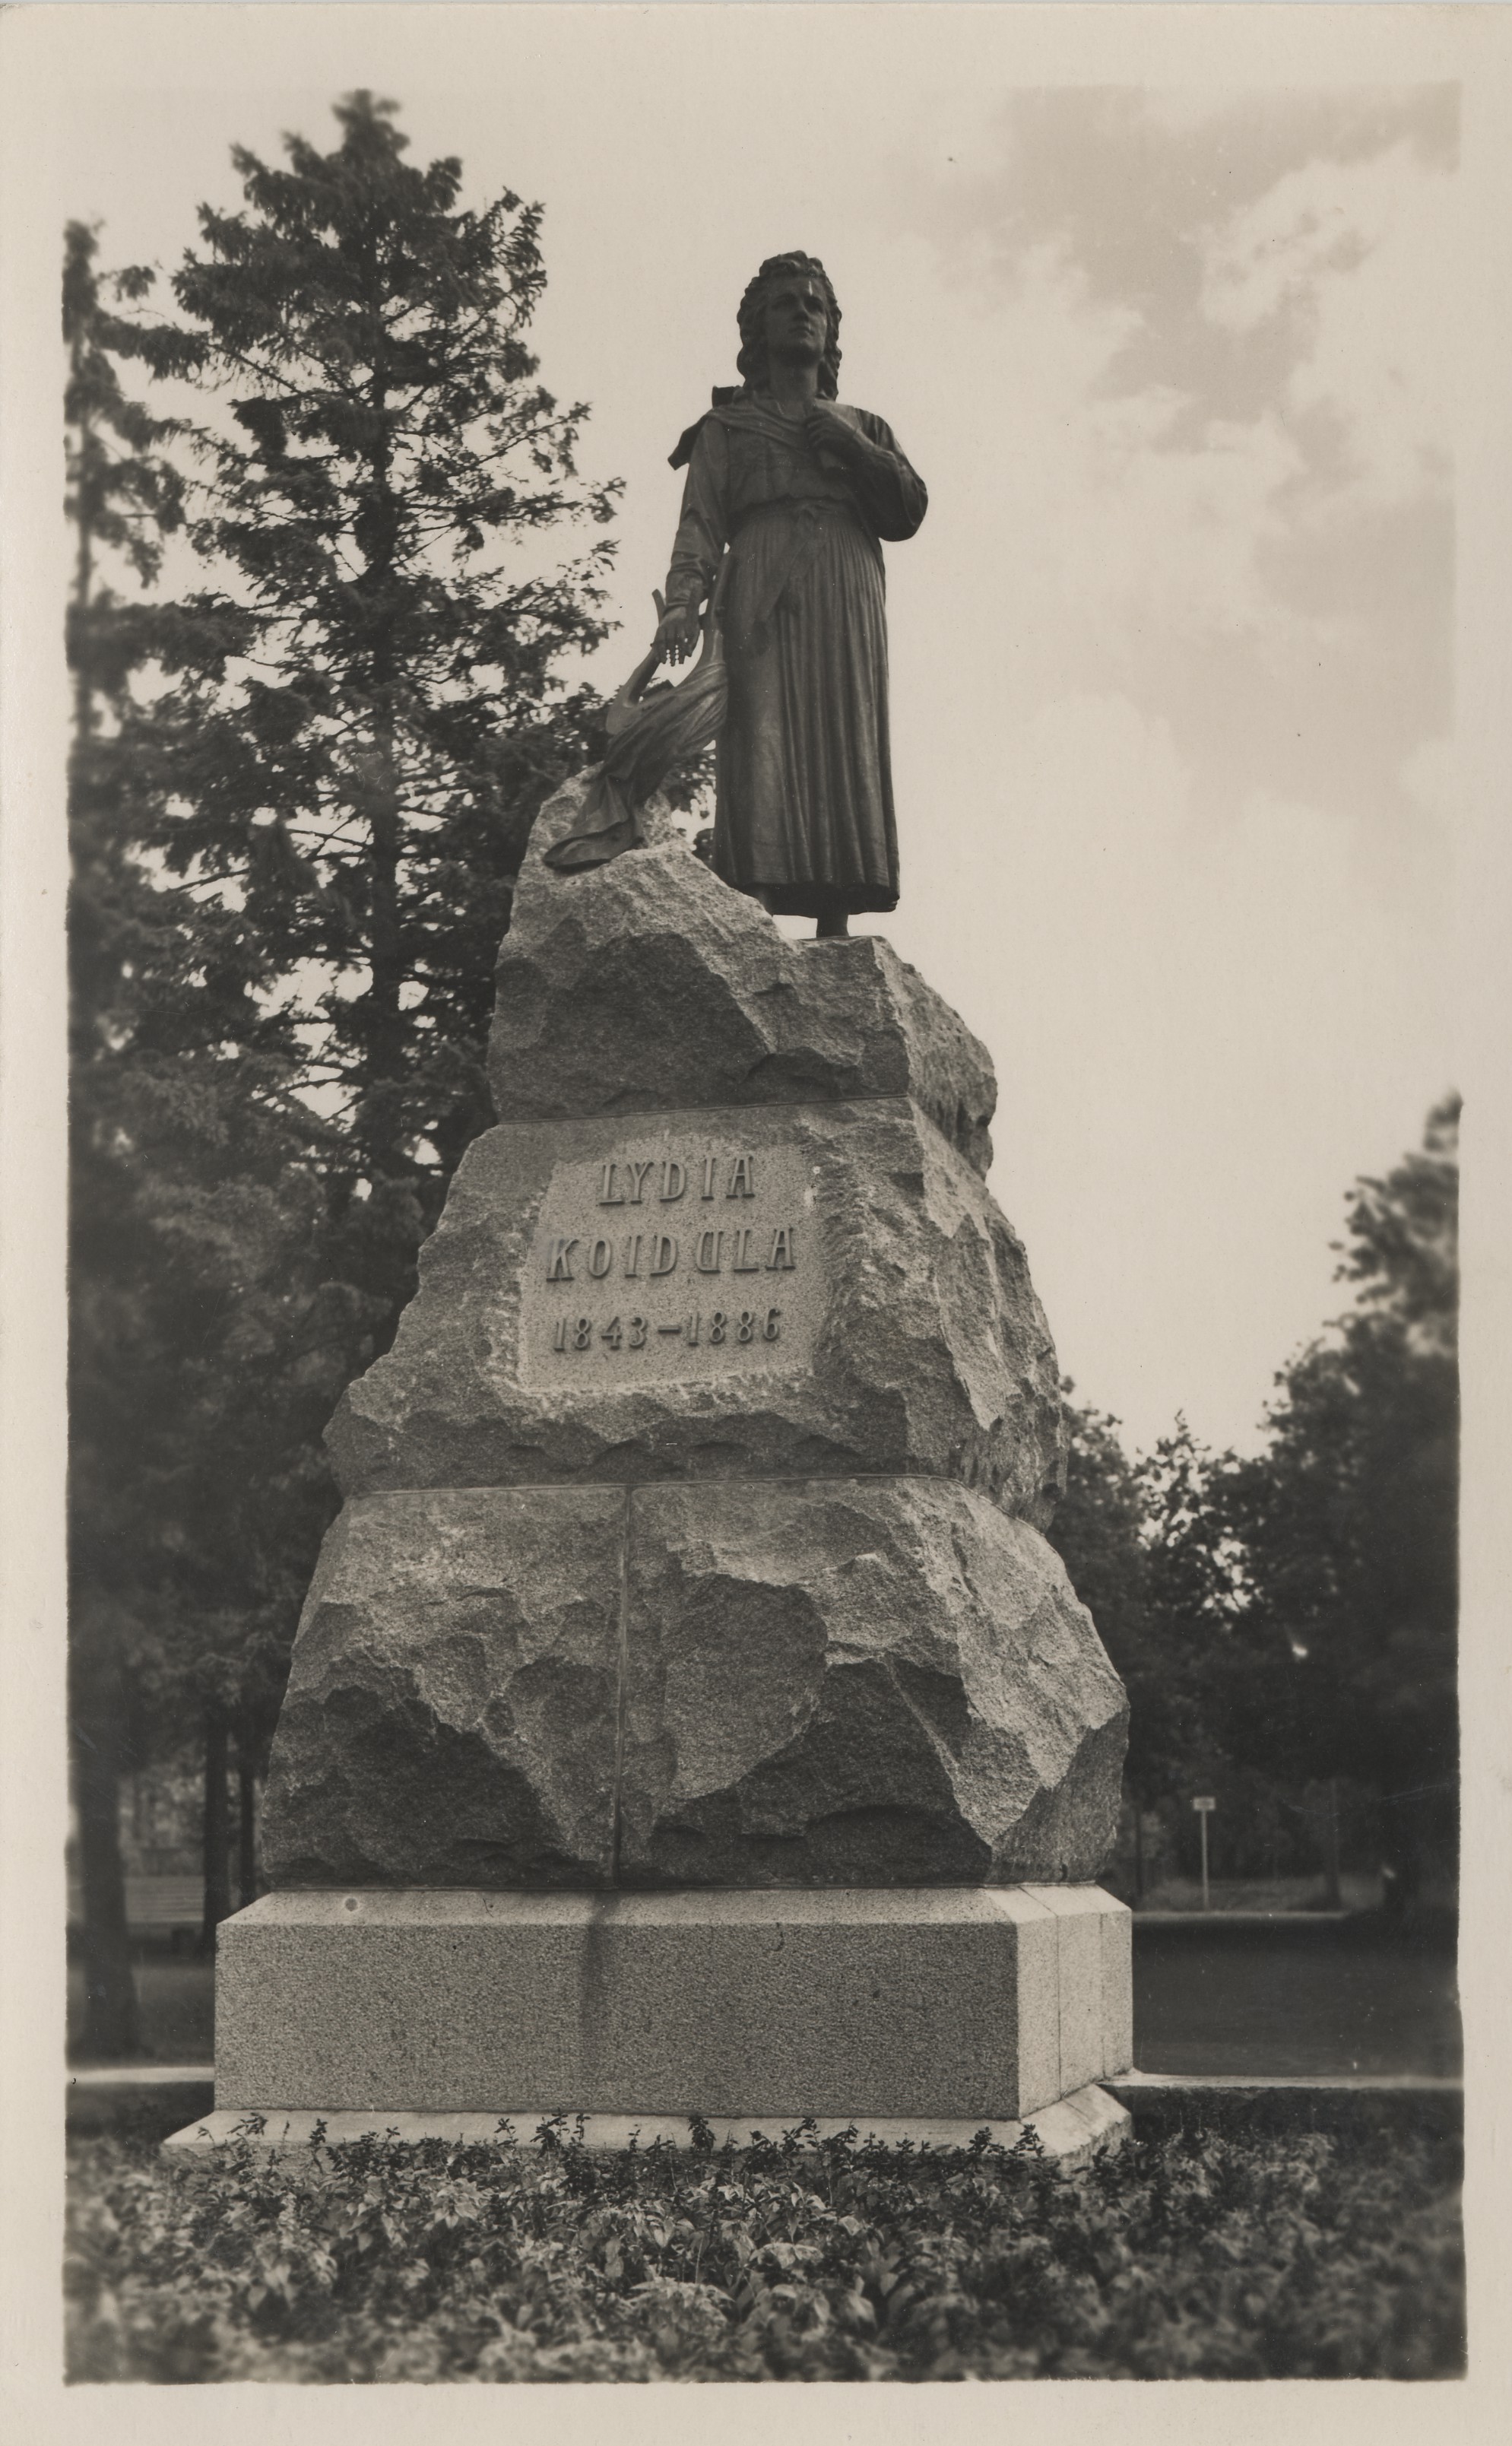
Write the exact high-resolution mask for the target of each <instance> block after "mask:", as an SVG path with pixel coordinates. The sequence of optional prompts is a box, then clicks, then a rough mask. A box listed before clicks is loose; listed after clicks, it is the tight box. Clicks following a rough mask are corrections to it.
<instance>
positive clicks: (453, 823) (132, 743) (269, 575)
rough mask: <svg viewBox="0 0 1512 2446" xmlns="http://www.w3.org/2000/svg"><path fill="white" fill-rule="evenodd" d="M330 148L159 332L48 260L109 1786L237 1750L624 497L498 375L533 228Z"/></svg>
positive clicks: (549, 402)
mask: <svg viewBox="0 0 1512 2446" xmlns="http://www.w3.org/2000/svg"><path fill="white" fill-rule="evenodd" d="M337 117H338V120H339V122H340V126H341V132H342V141H341V142H340V144H339V146H338V148H337V149H336V150H335V151H334V152H332V153H330V154H327V155H322V154H321V153H319V152H318V151H316V150H315V149H314V148H313V147H312V146H310V145H309V144H308V143H306V142H305V141H303V140H302V139H299V138H292V139H290V140H289V142H288V153H289V165H288V167H287V168H271V167H269V166H268V165H266V164H265V163H263V162H261V161H259V160H257V159H256V158H255V157H254V156H253V155H252V154H250V153H245V152H238V153H237V154H236V156H235V160H236V162H237V166H238V168H239V169H240V171H241V174H242V178H243V180H244V188H245V196H246V205H247V209H246V210H245V211H243V212H239V213H236V212H233V213H222V212H216V211H214V210H211V209H209V208H207V209H205V210H204V211H202V213H201V215H200V228H201V233H202V244H201V246H200V249H199V251H198V252H197V253H191V254H189V255H188V256H186V258H185V260H184V262H183V264H182V266H181V267H180V269H179V271H178V273H177V276H176V277H175V279H174V281H173V284H172V288H173V297H174V309H173V310H171V311H168V312H160V313H153V312H151V311H149V310H148V306H147V304H146V303H145V302H144V301H147V300H148V297H149V292H150V291H151V288H152V281H151V276H150V275H149V274H147V273H142V272H137V271H133V272H130V273H124V274H121V275H119V276H118V277H117V278H116V279H115V280H114V281H103V280H102V278H101V276H100V275H99V274H98V273H97V271H96V269H95V263H94V247H95V241H94V238H93V235H92V234H91V233H89V232H85V231H82V230H80V229H78V228H77V227H75V228H74V229H71V230H70V233H69V238H68V253H67V263H66V271H65V317H66V318H67V321H68V329H69V333H70V341H71V348H72V356H71V376H70V387H69V396H68V418H69V442H70V449H69V509H70V515H71V516H72V517H73V518H74V521H75V528H76V533H77V535H78V537H79V555H78V570H79V576H78V586H77V589H76V602H75V606H74V611H73V614H72V615H71V620H70V651H71V653H72V654H73V658H74V667H75V672H76V693H77V724H76V727H77V733H78V736H77V739H76V746H75V756H74V767H73V778H74V793H73V797H74V850H75V882H74V893H73V903H72V914H71V926H72V935H73V944H74V968H75V1047H74V1053H75V1067H74V1117H75V1139H76V1144H75V1175H74V1177H75V1213H74V1227H73V1267H74V1283H75V1291H76V1297H75V1327H74V1371H73V1372H74V1383H73V1398H74V1421H75V1425H74V1463H75V1467H74V1487H73V1521H74V1545H75V1586H76V1609H75V1620H76V1652H77V1655H78V1657H79V1659H80V1660H81V1669H80V1675H79V1677H78V1679H79V1683H80V1688H79V1691H78V1692H77V1694H76V1695H77V1696H78V1697H79V1698H80V1700H81V1703H82V1702H83V1700H84V1696H85V1690H84V1685H85V1684H88V1685H91V1686H92V1687H93V1688H94V1689H97V1690H103V1689H104V1688H105V1687H106V1685H107V1684H108V1687H109V1690H110V1693H111V1704H112V1706H113V1707H114V1709H115V1712H116V1714H117V1716H118V1717H119V1718H121V1721H122V1722H125V1720H126V1719H128V1718H129V1727H128V1728H129V1731H130V1734H131V1738H132V1740H133V1741H134V1743H135V1746H136V1749H137V1751H138V1753H139V1754H140V1752H141V1751H142V1750H144V1749H145V1750H148V1751H150V1750H151V1749H152V1748H154V1747H156V1746H158V1745H159V1740H160V1738H166V1737H168V1735H169V1734H171V1737H172V1739H173V1740H177V1738H178V1737H179V1735H180V1733H181V1728H182V1722H183V1715H184V1711H185V1707H186V1703H187V1705H188V1706H189V1707H191V1708H192V1709H193V1710H194V1712H195V1713H196V1714H198V1713H201V1712H202V1713H203V1714H204V1715H205V1718H206V1722H207V1728H208V1737H209V1738H210V1740H211V1744H212V1756H214V1754H215V1744H216V1743H217V1742H218V1743H220V1744H221V1745H222V1746H223V1742H224V1729H225V1726H226V1724H227V1723H228V1722H235V1724H236V1727H237V1731H238V1738H239V1741H240V1744H241V1749H242V1755H243V1759H244V1761H245V1759H247V1758H248V1757H249V1756H251V1757H252V1759H258V1758H259V1757H260V1754H261V1752H262V1751H263V1749H265V1747H266V1743H267V1740H268V1739H269V1737H270V1735H271V1724H272V1720H273V1716H274V1714H275V1712H276V1707H277V1703H278V1698H279V1695H280V1690H281V1686H282V1679H283V1675H284V1671H285V1669H286V1665H287V1656H288V1650H289V1640H290V1638H291V1635H292V1631H293V1627H294V1623H295V1620H296V1617H297V1612H298V1607H299V1602H300V1598H301V1595H302V1593H303V1590H304V1588H305V1587H306V1585H307V1584H308V1577H309V1573H310V1571H311V1569H312V1568H313V1563H314V1558H315V1553H316V1550H317V1548H318V1545H319V1540H320V1536H321V1533H322V1532H323V1530H324V1528H325V1526H326V1524H327V1520H328V1518H329V1516H330V1514H331V1511H332V1509H333V1502H334V1493H333V1489H332V1487H331V1485H330V1482H329V1479H328V1477H327V1473H326V1470H325V1467H324V1462H323V1459H322V1456H321V1450H320V1435H321V1431H322V1429H323V1427H324V1425H325V1423H326V1421H327V1419H328V1417H329V1414H330V1411H331V1409H332V1407H333V1405H334V1403H335V1402H336V1400H337V1399H338V1397H339V1395H340V1392H341V1390H342V1388H343V1386H344V1385H345V1383H347V1382H348V1381H349V1379H350V1378H351V1376H352V1375H353V1374H354V1373H355V1372H357V1370H358V1369H359V1368H360V1367H361V1366H362V1365H363V1364H365V1362H366V1361H367V1360H368V1359H370V1358H371V1357H372V1355H373V1354H374V1352H375V1351H376V1350H378V1349H381V1348H383V1347H385V1346H386V1345H387V1342H388V1340H389V1339H390V1337H391V1335H392V1332H393V1329H394V1326H395V1323H396V1320H397V1316H398V1313H399V1311H400V1309H401V1307H402V1305H403V1303H404V1301H405V1299H406V1298H407V1297H408V1296H409V1294H410V1292H411V1290H412V1289H413V1282H414V1267H415V1252H416V1249H417V1246H418V1243H419V1241H420V1238H421V1237H423V1235H424V1233H425V1232H427V1231H428V1230H429V1229H430V1228H431V1226H432V1225H433V1224H434V1222H435V1219H436V1216H437V1214H438V1213H439V1206H440V1201H441V1198H442V1196H443V1195H444V1190H445V1185H446V1182H447V1180H448V1179H449V1177H450V1175H451V1172H452V1170H453V1168H454V1167H455V1165H456V1163H457V1159H458V1157H459V1156H460V1154H461V1152H462V1149H463V1148H464V1146H465V1145H466V1144H467V1142H468V1140H469V1139H470V1138H472V1136H474V1135H475V1134H476V1131H477V1130H478V1129H479V1128H480V1127H482V1126H484V1125H485V1124H486V1123H487V1122H488V1121H489V1120H491V1118H492V1108H491V1105H490V1102H489V1098H488V1092H487V1087H486V1084H485V1082H484V1076H483V1048H484V1040H485V1034H486V1028H487V1022H488V1015H489V1009H490V1004H491V996H492V971H493V964H494V959H495V952H496V949H497V943H498V938H499V936H500V934H501V933H502V931H504V928H505V925H506V923H507V919H508V912H509V896H510V887H511V883H512V880H513V872H514V869H515V867H516V865H517V862H518V858H519V855H520V851H521V847H522V844H523V840H524V837H525V834H526V832H527V830H528V827H529V824H530V821H531V820H532V816H533V813H534V809H535V806H536V804H537V803H538V801H539V800H540V798H541V796H542V795H543V793H544V791H545V790H546V789H547V788H548V787H549V786H550V785H551V782H552V781H554V780H555V779H556V778H557V777H558V775H559V774H560V773H561V772H562V771H563V770H564V769H565V768H567V767H568V766H569V765H571V764H573V763H575V762H581V761H582V759H583V755H584V753H585V741H586V739H587V737H588V731H589V728H590V726H591V723H592V719H593V715H594V712H595V709H596V708H595V702H594V700H593V699H592V697H591V696H590V694H589V693H588V691H587V690H584V689H578V690H577V691H576V693H572V692H570V691H569V689H568V687H566V686H565V684H564V683H562V682H561V681H560V680H559V678H558V676H557V672H556V666H557V664H558V662H559V660H560V659H561V657H562V656H563V655H564V654H566V653H569V652H570V651H573V650H575V649H581V648H583V647H586V646H589V645H591V644H593V643H595V642H596V641H597V640H598V639H599V637H600V636H602V634H603V633H604V630H603V625H602V623H601V622H600V620H599V618H598V616H597V609H596V607H597V604H598V601H599V589H598V584H597V579H598V576H599V574H600V573H601V571H602V567H603V564H604V560H605V556H606V555H607V551H608V550H609V547H608V546H607V544H606V543H603V542H600V543H598V544H597V545H595V546H594V548H593V549H592V550H591V551H590V552H589V553H588V555H587V556H586V557H585V558H583V559H581V560H580V561H579V562H577V564H576V565H575V566H573V567H570V568H568V569H558V568H556V567H554V566H553V565H552V562H551V540H552V536H553V534H554V532H555V530H556V529H557V528H559V527H560V526H561V525H562V524H563V523H564V522H566V523H570V522H572V521H574V520H579V519H587V520H588V522H589V523H590V524H591V523H593V522H599V523H602V522H603V521H604V520H605V519H607V517H608V516H609V513H610V508H611V502H612V496H613V494H614V492H615V490H616V489H617V488H616V487H615V486H613V485H599V486H590V485H585V484H583V483H581V482H580V481H579V480H578V479H577V477H576V474H575V470H574V465H573V447H574V443H575V440H576V436H577V433H578V430H579V428H580V426H581V423H582V421H583V418H584V415H585V413H586V411H585V410H584V409H583V408H581V407H574V406H568V407H562V406H559V405H558V404H557V403H556V402H555V401H554V400H553V399H552V398H551V394H550V393H549V392H548V391H546V390H545V389H544V388H543V387H542V386H541V385H540V384H539V382H538V381H537V379H536V372H537V368H536V364H535V360H534V358H533V357H532V355H531V353H530V351H529V349H528V348H527V345H526V335H527V332H528V329H529V325H530V322H531V319H532V315H533V313H534V310H535V309H536V306H537V304H538V302H539V299H540V295H541V292H542V290H543V287H544V282H545V273H544V268H543V265H542V261H541V256H540V252H539V245H538V234H539V223H540V215H539V212H538V210H537V209H535V208H533V207H522V206H521V205H520V203H519V201H518V199H517V198H514V197H513V196H511V195H506V196H504V197H502V198H499V199H498V200H497V201H496V202H495V203H494V204H492V205H490V206H489V207H488V208H487V209H485V210H483V211H481V212H472V211H468V210H464V209H461V208H459V206H458V202H457V198H458V191H459V186H460V177H461V174H460V169H459V166H458V164H457V162H456V161H452V160H446V161H439V162H433V163H432V164H431V165H430V167H429V168H428V169H425V170H423V171H422V170H417V169H413V168H410V167H408V166H407V165H406V164H405V162H404V160H403V158H402V156H403V152H404V146H405V139H404V138H403V137H402V136H401V134H400V133H399V132H398V131H397V129H396V128H395V126H394V124H393V112H392V106H391V105H389V104H387V103H376V102H374V101H373V100H372V98H371V97H369V96H367V95H364V94H359V95H356V96H353V97H352V98H350V100H349V101H348V102H346V103H345V104H343V105H342V107H341V108H340V109H339V111H338V113H337ZM126 359H130V360H133V361H136V362H138V363H143V364H145V365H146V366H147V367H149V369H150V370H151V371H152V373H153V374H155V375H156V376H159V377H161V378H164V379H166V380H171V381H172V382H174V383H175V384H176V386H177V387H176V389H175V390H174V391H173V392H172V393H171V394H169V395H170V396H172V397H174V399H175V400H176V402H180V403H181V402H182V401H183V400H185V399H189V400H190V401H191V404H192V402H193V395H194V391H195V390H196V389H197V391H198V394H199V397H200V400H201V403H202V405H203V409H204V419H205V421H204V422H202V423H199V424H198V425H197V426H196V425H192V424H191V423H189V422H187V420H186V419H185V417H183V416H182V415H178V416H176V417H175V418H173V419H169V418H167V417H164V416H158V415H155V414H150V413H149V412H148V410H147V409H146V408H145V407H143V406H142V405H140V403H136V402H132V401H129V400H127V399H126V397H125V395H124V393H123V391H122V389H121V379H120V374H119V371H118V365H119V363H120V361H123V360H126ZM186 386H188V387H186ZM107 443H108V445H109V446H108V447H107V446H106V445H107ZM174 450H177V452H178V454H179V456H180V457H183V456H184V455H185V454H186V453H188V454H192V462H193V464H194V465H195V466H196V468H197V474H196V476H195V477H194V478H193V480H185V479H184V478H183V477H182V476H181V474H180V473H179V472H177V469H176V464H175V462H174V460H173V457H172V452H173V451H174ZM164 452H167V453H168V454H169V455H168V456H166V457H165V456H164V455H163V454H164ZM180 526H181V527H182V529H183V536H184V540H185V542H186V543H187V545H188V547H189V549H190V551H191V552H192V553H193V554H194V555H197V558H198V564H199V567H198V591H196V592H194V593H189V594H187V595H185V596H183V597H182V598H181V599H179V600H177V601H174V602H163V601H140V602H136V603H134V604H132V605H131V606H130V607H122V606H121V605H119V604H117V603H116V601H115V598H114V596H113V595H111V594H110V593H109V592H108V589H107V588H106V587H105V585H104V584H103V578H102V569H103V562H102V557H101V556H102V555H105V556H106V559H109V558H110V557H111V555H113V556H114V560H115V561H116V562H120V563H121V565H122V566H127V565H129V566H130V567H131V568H132V569H133V570H134V571H135V572H136V574H137V575H138V576H139V577H140V579H141V580H142V581H143V582H146V581H150V580H153V579H156V578H158V577H159V574H160V573H161V565H162V564H161V544H162V536H163V535H164V534H165V533H168V532H172V531H176V530H177V528H179V527H180ZM106 1664H108V1665H109V1668H110V1669H109V1672H108V1673H106V1672H105V1671H104V1670H103V1666H104V1665H106ZM216 1772H217V1774H218V1770H217V1771H216ZM211 1781H212V1783H213V1784H214V1782H215V1777H214V1776H213V1777H212V1778H211ZM102 1823H103V1817H102Z"/></svg>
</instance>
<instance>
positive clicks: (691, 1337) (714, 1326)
mask: <svg viewBox="0 0 1512 2446" xmlns="http://www.w3.org/2000/svg"><path fill="white" fill-rule="evenodd" d="M594 1330H595V1328H594V1323H593V1319H592V1318H591V1317H590V1316H559V1317H558V1318H557V1320H556V1324H555V1326H554V1328H553V1331H552V1334H551V1348H552V1349H553V1350H591V1349H592V1347H593V1342H594ZM650 1331H651V1327H650V1326H648V1325H647V1323H646V1321H645V1319H644V1316H626V1317H618V1316H611V1317H610V1319H609V1321H608V1323H607V1325H601V1326H598V1328H597V1335H598V1339H599V1341H600V1342H605V1343H607V1345H608V1346H609V1348H610V1349H611V1350H621V1349H624V1350H644V1349H645V1348H646V1346H647V1337H648V1335H649V1334H650ZM656 1331H657V1332H658V1333H659V1334H663V1333H665V1334H674V1333H679V1334H681V1335H683V1336H684V1337H685V1341H686V1346H687V1348H688V1349H689V1350H697V1348H698V1347H699V1343H700V1338H701V1336H702V1335H703V1333H704V1332H705V1331H707V1334H708V1338H709V1341H710V1343H711V1345H714V1346H716V1347H718V1345H719V1344H720V1343H721V1342H733V1343H734V1344H735V1345H737V1347H738V1346H739V1345H740V1344H741V1343H748V1344H749V1343H754V1342H776V1341H779V1340H780V1338H781V1334H782V1310H781V1309H780V1308H768V1309H767V1310H766V1312H765V1314H762V1313H761V1312H760V1311H759V1310H758V1309H756V1308H740V1309H739V1310H737V1311H734V1310H732V1311H731V1312H730V1313H728V1314H727V1313H726V1311H725V1310H724V1309H723V1308H715V1309H713V1310H712V1312H711V1313H710V1315H709V1316H708V1318H707V1319H705V1318H704V1317H703V1316H702V1314H701V1313H700V1310H699V1309H698V1308H695V1309H694V1310H693V1312H692V1314H691V1315H690V1316H686V1317H683V1318H681V1320H680V1321H679V1323H678V1324H676V1325H659V1326H657V1327H656Z"/></svg>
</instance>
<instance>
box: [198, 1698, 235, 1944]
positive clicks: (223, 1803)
mask: <svg viewBox="0 0 1512 2446" xmlns="http://www.w3.org/2000/svg"><path fill="white" fill-rule="evenodd" d="M227 1749H228V1743H227V1739H226V1725H225V1720H224V1718H223V1717H221V1716H219V1715H211V1716H207V1717H206V1719H205V1820H204V1846H205V1909H204V1917H203V1919H202V1920H201V1922H200V1929H199V1949H200V1951H201V1953H214V1951H215V1930H216V1929H217V1928H218V1927H219V1926H220V1923H221V1921H222V1920H223V1919H230V1917H231V1810H230V1807H229V1805H228V1796H227V1791H226V1766H227Z"/></svg>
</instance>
